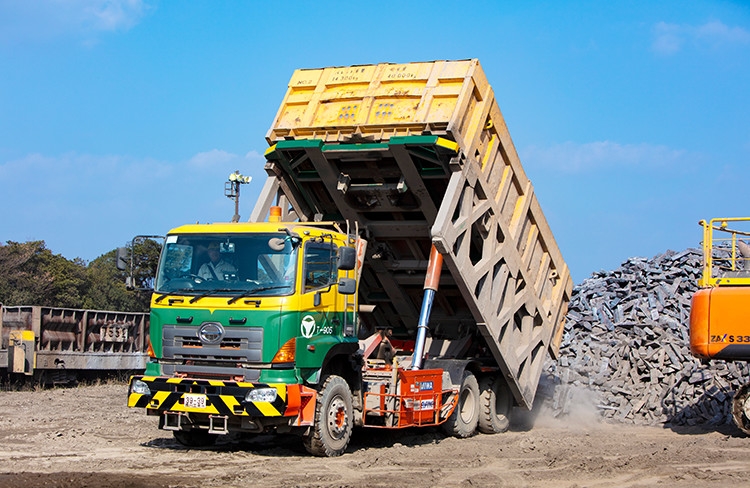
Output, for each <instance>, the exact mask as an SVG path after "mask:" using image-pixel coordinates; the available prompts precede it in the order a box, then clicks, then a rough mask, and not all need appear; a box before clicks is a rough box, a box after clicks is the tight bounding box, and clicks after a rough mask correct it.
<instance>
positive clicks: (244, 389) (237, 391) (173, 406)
mask: <svg viewBox="0 0 750 488" xmlns="http://www.w3.org/2000/svg"><path fill="white" fill-rule="evenodd" d="M136 380H140V381H142V382H144V383H146V384H147V385H148V388H149V390H150V394H142V393H136V392H134V391H133V382H134V381H136ZM260 388H264V389H267V388H273V389H275V390H276V398H275V399H274V400H273V401H247V400H246V399H245V398H246V396H247V394H248V393H249V392H250V391H252V390H255V389H260ZM186 395H189V396H196V395H197V396H201V395H203V396H205V407H195V406H187V405H186V404H185V396H186ZM315 399H316V391H315V390H313V389H312V388H308V387H306V386H304V385H298V384H291V385H288V384H283V383H272V384H262V383H247V382H238V381H221V380H206V379H193V378H172V377H165V376H133V377H131V378H130V387H129V389H128V407H133V408H145V409H146V410H147V411H148V412H149V413H151V414H152V415H155V414H165V413H175V412H179V413H186V414H206V415H208V416H222V417H225V418H232V417H237V418H242V417H250V418H281V417H286V418H288V419H289V423H288V425H292V426H307V425H312V422H313V416H314V410H315ZM201 403H203V402H201Z"/></svg>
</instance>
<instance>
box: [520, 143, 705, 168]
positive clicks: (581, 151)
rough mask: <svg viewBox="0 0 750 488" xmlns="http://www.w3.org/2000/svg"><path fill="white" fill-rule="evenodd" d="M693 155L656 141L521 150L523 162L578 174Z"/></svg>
mask: <svg viewBox="0 0 750 488" xmlns="http://www.w3.org/2000/svg"><path fill="white" fill-rule="evenodd" d="M693 157H694V156H692V155H690V154H688V153H687V152H686V151H682V150H678V149H672V148H669V147H667V146H662V145H653V144H619V143H616V142H610V141H598V142H589V143H585V144H576V143H573V142H565V143H563V144H557V145H554V146H550V147H536V146H530V147H527V148H525V149H524V150H523V151H521V160H522V161H523V162H524V164H529V165H537V166H540V167H545V168H549V169H552V170H558V171H561V172H566V173H579V172H586V171H592V170H599V169H612V168H621V169H624V168H636V167H647V168H655V167H656V168H658V167H666V166H671V165H674V164H676V163H678V162H685V161H686V160H688V159H692V158H693Z"/></svg>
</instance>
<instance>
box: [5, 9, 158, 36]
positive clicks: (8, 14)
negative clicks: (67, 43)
mask: <svg viewBox="0 0 750 488" xmlns="http://www.w3.org/2000/svg"><path fill="white" fill-rule="evenodd" d="M151 8H152V7H151V6H150V5H149V4H148V3H147V0H23V1H17V0H0V42H4V43H19V42H21V43H23V42H29V41H32V42H44V41H50V40H53V39H58V38H61V37H78V38H82V39H83V42H84V43H87V44H92V43H95V42H96V41H95V37H96V35H97V34H100V33H103V32H117V31H126V30H128V29H130V28H132V27H133V26H135V25H136V24H137V23H138V22H140V21H141V19H142V18H143V17H144V16H145V15H146V14H147V13H148V12H149V11H150V10H151Z"/></svg>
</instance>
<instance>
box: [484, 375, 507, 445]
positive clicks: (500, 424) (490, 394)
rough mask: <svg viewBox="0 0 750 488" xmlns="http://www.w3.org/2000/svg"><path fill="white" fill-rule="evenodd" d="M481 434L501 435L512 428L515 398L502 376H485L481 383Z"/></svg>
mask: <svg viewBox="0 0 750 488" xmlns="http://www.w3.org/2000/svg"><path fill="white" fill-rule="evenodd" d="M479 391H480V400H479V405H480V407H481V408H480V412H479V432H481V433H483V434H500V433H501V432H505V431H507V430H508V427H510V411H511V409H512V408H513V396H512V395H511V393H510V390H509V389H508V385H507V383H505V380H504V379H503V377H502V376H485V377H484V378H482V380H481V381H480V382H479Z"/></svg>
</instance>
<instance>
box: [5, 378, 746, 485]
mask: <svg viewBox="0 0 750 488" xmlns="http://www.w3.org/2000/svg"><path fill="white" fill-rule="evenodd" d="M125 402H126V385H125V384H124V383H108V384H102V385H91V386H79V387H75V388H56V389H46V390H38V391H0V487H18V486H26V487H36V486H44V487H65V488H78V487H100V486H108V487H111V486H115V487H118V488H128V487H149V488H160V487H196V488H207V487H218V486H221V487H235V486H236V487H240V486H245V487H246V486H264V487H360V486H372V487H394V486H408V487H410V488H420V487H433V486H464V487H468V486H500V487H502V486H508V487H523V486H533V487H556V488H561V487H597V486H622V487H636V486H685V487H687V486H690V487H693V486H708V487H711V486H717V487H718V486H721V487H726V486H750V438H747V437H746V436H744V435H742V434H741V433H740V432H739V431H733V430H731V429H730V430H729V431H726V432H715V431H692V432H677V431H674V430H670V429H665V428H656V427H632V426H624V425H608V424H601V423H598V422H597V421H596V420H595V418H594V417H589V418H577V419H575V420H570V419H568V420H566V421H565V422H563V421H560V420H557V419H548V418H545V417H544V415H543V414H542V415H539V416H537V417H536V418H532V415H530V414H528V413H524V412H517V413H520V414H521V415H516V418H517V420H516V421H514V423H513V427H512V428H511V431H510V432H507V433H505V434H499V435H477V436H475V437H472V438H470V439H454V438H446V437H444V436H443V435H442V433H441V432H440V431H439V430H437V429H429V430H424V429H421V430H408V431H400V432H390V431H382V430H372V429H367V430H357V431H355V433H354V437H353V439H352V443H351V445H350V447H349V450H348V452H347V453H346V454H345V455H343V456H341V457H338V458H327V459H326V458H314V457H311V456H308V455H307V454H306V453H305V451H304V449H303V448H302V445H301V441H300V439H299V438H296V437H271V436H262V437H256V438H254V439H252V440H236V439H222V440H221V441H220V442H219V443H218V444H217V446H216V447H214V448H211V449H188V448H185V447H183V446H181V445H180V444H178V443H177V442H176V441H174V440H173V438H172V436H171V434H170V433H169V432H166V431H160V430H158V429H157V427H156V419H155V418H154V417H146V415H145V413H144V412H143V411H141V410H134V409H128V408H127V407H126V406H125ZM532 423H534V424H535V425H533V426H532V425H531V424H532Z"/></svg>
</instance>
